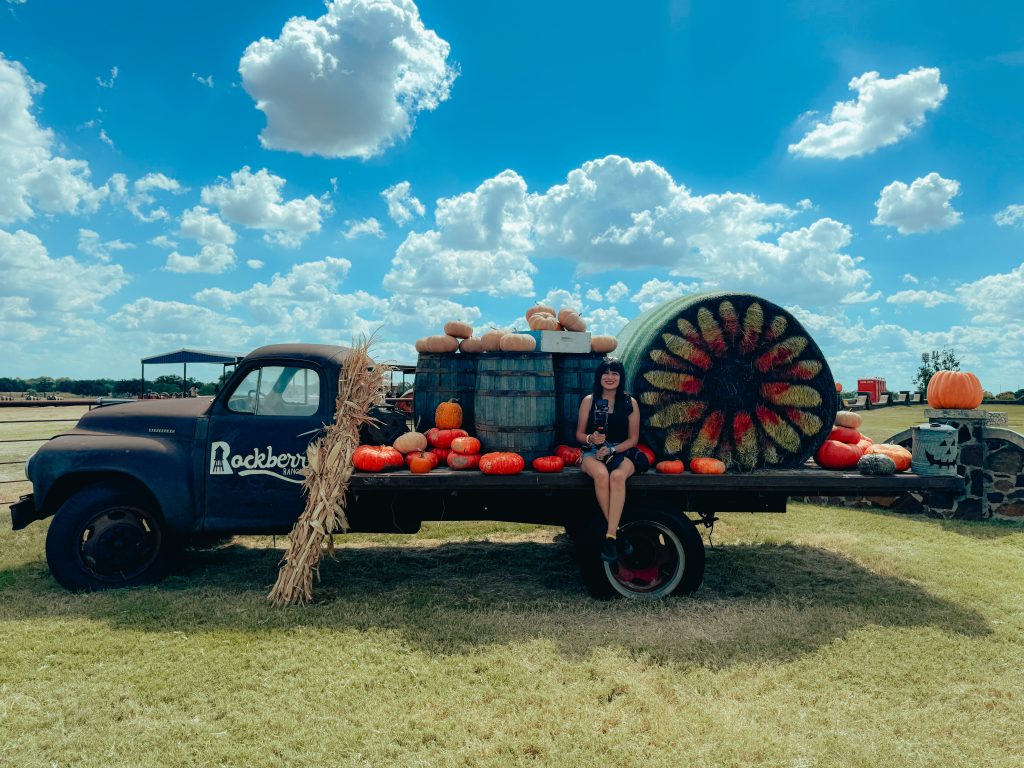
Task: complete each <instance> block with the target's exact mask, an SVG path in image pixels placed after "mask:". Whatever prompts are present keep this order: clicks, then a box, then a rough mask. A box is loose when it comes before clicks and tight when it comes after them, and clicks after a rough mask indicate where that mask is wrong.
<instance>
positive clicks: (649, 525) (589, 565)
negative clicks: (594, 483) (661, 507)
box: [577, 510, 704, 600]
mask: <svg viewBox="0 0 1024 768" xmlns="http://www.w3.org/2000/svg"><path fill="white" fill-rule="evenodd" d="M605 530H606V528H605V522H604V520H603V519H601V520H596V521H594V524H593V525H592V526H591V528H590V530H589V532H588V535H587V536H585V537H581V538H580V539H579V540H578V542H577V558H578V561H579V565H580V574H581V576H582V577H583V583H584V584H585V585H586V587H587V591H589V592H590V594H591V595H592V596H593V597H596V598H598V599H602V600H607V599H609V598H612V597H627V598H631V599H638V600H658V599H660V598H663V597H668V596H669V595H692V594H693V593H694V592H696V591H697V589H698V588H699V587H700V585H701V583H703V581H704V542H703V541H702V540H701V537H700V533H699V532H698V531H697V528H696V526H695V525H694V524H693V523H692V522H691V521H690V520H689V519H688V518H687V517H686V516H685V515H682V514H678V513H672V512H661V511H653V510H652V511H644V510H637V511H636V512H634V513H630V512H629V511H627V513H626V514H625V515H624V516H623V522H622V525H621V526H620V529H619V559H618V561H617V562H615V563H606V562H604V561H603V560H602V559H601V544H602V542H603V540H604V534H605Z"/></svg>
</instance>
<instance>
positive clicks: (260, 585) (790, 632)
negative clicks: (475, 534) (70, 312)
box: [0, 537, 990, 668]
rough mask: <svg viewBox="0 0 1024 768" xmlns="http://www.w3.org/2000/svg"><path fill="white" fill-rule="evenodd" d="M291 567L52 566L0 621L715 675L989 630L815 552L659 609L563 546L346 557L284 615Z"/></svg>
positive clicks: (735, 571) (782, 555)
mask: <svg viewBox="0 0 1024 768" xmlns="http://www.w3.org/2000/svg"><path fill="white" fill-rule="evenodd" d="M280 557H281V550H279V549H270V548H266V549H255V548H250V547H247V546H241V545H239V544H232V545H229V546H226V547H223V548H220V549H215V550H209V551H187V552H186V553H185V554H184V558H183V560H182V562H181V563H180V565H179V567H178V568H177V570H176V571H175V572H174V574H172V576H171V577H169V578H168V579H167V580H166V581H164V582H162V583H161V584H159V585H156V586H153V587H147V588H140V589H133V590H119V591H113V592H107V593H97V594H70V593H66V592H64V591H63V590H61V589H60V588H59V587H58V586H57V585H56V583H55V582H53V580H52V578H51V577H50V576H49V574H48V572H47V570H46V566H45V564H43V563H32V564H26V565H24V566H21V567H19V568H16V569H14V570H13V571H7V572H5V573H2V574H0V620H7V621H10V620H19V619H33V618H47V619H52V618H63V617H67V618H87V619H90V620H96V621H104V622H107V623H109V624H110V625H111V627H112V628H113V629H115V630H120V629H128V630H132V631H143V632H170V631H184V632H187V633H188V634H189V635H192V636H195V635H196V634H197V633H202V632H223V631H235V632H242V633H254V634H259V635H261V636H265V635H266V633H271V634H272V633H276V632H289V631H294V630H295V629H296V628H297V627H303V628H310V627H314V628H320V629H324V630H330V631H339V632H356V633H374V632H379V633H385V634H387V635H389V636H392V637H398V638H399V639H400V640H401V642H403V643H405V644H407V645H409V646H410V647H411V648H413V649H420V650H423V651H425V652H428V653H434V654H465V653H470V652H472V651H473V650H474V649H478V648H482V647H485V646H492V645H506V644H514V643H523V642H529V641H533V640H544V641H548V642H551V643H553V644H555V646H556V647H558V649H559V650H560V651H561V652H562V653H563V654H564V655H565V656H566V657H567V658H579V657H583V656H586V655H589V654H590V653H591V652H592V651H594V650H595V649H597V648H601V647H607V646H615V647H620V648H626V649H628V650H629V651H630V652H632V653H635V654H640V655H645V656H648V657H650V658H652V659H653V660H655V661H665V662H676V663H684V664H696V665H701V666H706V667H711V668H719V667H725V666H729V665H731V664H735V663H758V662H780V661H787V660H792V659H796V658H798V657H800V656H802V655H804V654H807V653H810V652H813V651H814V650H815V649H817V648H820V647H821V646H823V645H826V644H828V643H831V642H833V641H835V640H836V639H838V638H842V637H844V636H846V635H847V634H848V633H850V632H853V631H856V630H858V629H860V628H865V627H869V626H883V627H896V628H900V627H918V626H928V627H934V628H937V629H939V630H942V631H945V632H949V633H955V634H962V635H965V636H981V635H985V634H988V632H989V631H990V630H989V629H988V626H987V622H986V620H985V619H984V618H983V617H982V616H981V615H980V614H979V613H977V612H976V611H974V610H971V609H969V608H966V607H965V606H963V605H958V604H956V603H954V602H951V601H947V600H943V599H940V598H937V597H935V596H933V595H930V594H928V593H927V592H926V591H925V590H923V589H921V588H920V587H918V586H916V585H914V584H911V583H909V582H907V581H903V580H900V579H897V578H892V577H887V576H881V575H879V574H876V573H872V572H871V571H869V570H866V569H865V568H863V567H861V566H860V565H858V564H857V563H855V562H853V561H852V560H849V559H847V558H844V557H841V556H839V555H836V554H834V553H831V552H827V551H825V550H822V549H817V548H814V547H805V546H795V545H773V544H757V545H739V546H727V547H721V546H720V547H718V548H716V549H714V550H709V551H708V569H707V575H706V578H705V584H704V587H703V588H702V589H701V590H700V591H699V592H698V593H697V596H696V597H694V598H673V599H669V600H664V601H661V602H657V603H652V604H648V603H640V602H636V601H623V600H616V601H610V602H600V601H596V600H592V599H590V598H589V597H588V596H587V595H586V593H585V591H584V589H583V586H582V584H581V583H580V581H579V577H578V575H577V571H576V567H575V562H574V560H573V554H572V546H571V544H569V543H568V541H566V540H565V538H564V537H559V538H557V539H556V540H555V541H554V542H548V541H543V542H522V541H517V542H508V543H506V542H486V541H482V542H481V541H469V542H448V543H443V544H439V545H420V544H418V543H416V544H413V543H409V544H407V545H405V546H390V545H388V546H369V547H367V546H343V547H340V548H339V550H338V558H337V560H336V561H333V562H332V561H330V560H328V561H326V562H324V563H323V564H322V566H321V576H322V580H321V582H320V583H319V584H317V585H316V586H315V602H314V604H312V605H309V606H304V607H289V608H284V609H277V608H273V607H271V606H270V605H269V604H268V603H267V601H266V599H265V596H266V593H267V592H268V591H269V587H270V585H271V582H272V581H273V579H274V578H275V577H276V574H277V566H278V561H279V559H280Z"/></svg>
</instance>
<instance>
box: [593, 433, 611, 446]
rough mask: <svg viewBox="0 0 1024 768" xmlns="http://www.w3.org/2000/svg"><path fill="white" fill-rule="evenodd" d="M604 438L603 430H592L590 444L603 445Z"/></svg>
mask: <svg viewBox="0 0 1024 768" xmlns="http://www.w3.org/2000/svg"><path fill="white" fill-rule="evenodd" d="M606 439H607V438H606V437H605V434H604V432H592V433H591V434H590V444H591V445H604V441H605V440H606Z"/></svg>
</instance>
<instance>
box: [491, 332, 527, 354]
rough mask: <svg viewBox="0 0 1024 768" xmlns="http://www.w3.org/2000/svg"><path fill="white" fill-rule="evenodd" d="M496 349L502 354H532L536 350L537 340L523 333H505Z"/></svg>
mask: <svg viewBox="0 0 1024 768" xmlns="http://www.w3.org/2000/svg"><path fill="white" fill-rule="evenodd" d="M498 347H499V348H500V349H501V351H502V352H533V350H535V349H536V348H537V340H536V339H535V338H533V336H528V335H526V334H525V333H506V334H505V335H504V336H502V337H501V340H500V341H499V342H498Z"/></svg>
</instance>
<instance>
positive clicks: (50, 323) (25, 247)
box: [0, 229, 129, 350]
mask: <svg viewBox="0 0 1024 768" xmlns="http://www.w3.org/2000/svg"><path fill="white" fill-rule="evenodd" d="M0 275H3V279H2V280H0V306H2V307H3V308H4V310H5V311H4V312H3V313H0V342H6V343H10V344H12V345H13V346H14V347H15V348H17V349H20V346H19V345H20V344H22V343H28V342H46V344H45V347H46V349H47V350H51V349H52V345H51V344H50V342H49V341H48V339H50V340H52V341H54V343H55V344H56V343H58V342H59V341H60V340H61V339H56V340H53V339H52V337H53V336H54V334H55V332H56V330H58V329H60V330H61V333H58V334H57V335H58V336H61V334H62V333H63V332H64V331H65V329H66V332H67V333H68V334H72V335H73V334H75V332H76V330H75V329H79V328H83V327H85V325H86V320H87V319H88V317H89V316H90V315H94V314H96V313H98V312H99V311H100V310H101V308H102V306H101V304H102V302H103V301H104V300H105V299H107V298H108V297H110V296H112V295H114V294H115V293H117V292H118V291H119V290H120V289H121V288H122V287H123V286H124V285H125V284H127V282H128V279H129V278H128V275H127V274H126V273H125V271H124V269H123V268H122V267H121V266H120V265H117V264H103V263H94V264H83V263H82V262H80V261H78V260H76V259H74V258H73V257H71V256H63V257H61V258H53V257H51V256H50V254H49V253H48V251H47V249H46V246H44V245H43V242H42V241H41V240H40V239H39V238H38V237H37V236H36V235H34V234H32V233H30V232H26V231H25V230H22V229H19V230H16V231H15V232H8V231H6V230H3V229H0ZM7 310H9V311H10V313H9V314H8V311H7ZM28 318H31V319H32V323H30V324H29V323H26V322H24V321H25V320H26V319H28ZM61 338H63V336H62V337H61Z"/></svg>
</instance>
